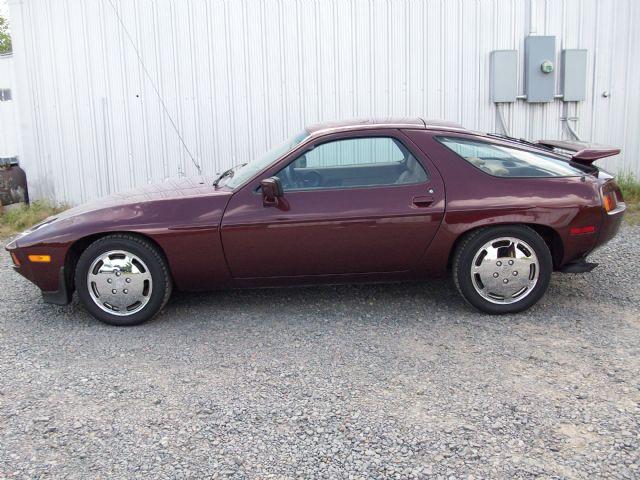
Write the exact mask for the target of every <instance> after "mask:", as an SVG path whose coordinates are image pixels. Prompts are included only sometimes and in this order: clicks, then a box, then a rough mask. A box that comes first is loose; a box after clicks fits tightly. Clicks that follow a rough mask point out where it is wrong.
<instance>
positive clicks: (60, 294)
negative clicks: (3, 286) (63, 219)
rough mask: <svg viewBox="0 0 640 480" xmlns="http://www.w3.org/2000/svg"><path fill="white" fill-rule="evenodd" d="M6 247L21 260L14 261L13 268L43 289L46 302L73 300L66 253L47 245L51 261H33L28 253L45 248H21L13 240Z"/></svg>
mask: <svg viewBox="0 0 640 480" xmlns="http://www.w3.org/2000/svg"><path fill="white" fill-rule="evenodd" d="M5 249H6V250H7V251H8V252H9V254H12V255H15V256H16V258H17V259H18V261H19V265H16V264H15V261H14V267H13V269H14V270H15V271H16V272H17V273H19V274H20V275H22V276H23V277H24V278H26V279H27V280H29V281H30V282H31V283H33V284H35V285H36V286H37V287H38V288H39V289H40V290H41V291H42V297H43V299H44V301H45V302H46V303H53V304H56V305H67V304H68V303H69V302H71V296H72V294H73V289H72V288H70V285H71V282H70V281H69V280H70V278H69V275H68V274H69V272H67V271H66V269H65V266H64V254H62V253H61V252H58V251H57V250H56V249H55V248H54V247H47V248H46V253H47V254H51V263H31V262H29V261H28V255H29V254H30V253H33V254H39V253H43V251H45V250H44V249H43V248H40V247H33V248H30V247H27V248H20V247H18V246H17V245H16V242H15V240H13V241H11V242H9V243H8V244H7V245H6V246H5Z"/></svg>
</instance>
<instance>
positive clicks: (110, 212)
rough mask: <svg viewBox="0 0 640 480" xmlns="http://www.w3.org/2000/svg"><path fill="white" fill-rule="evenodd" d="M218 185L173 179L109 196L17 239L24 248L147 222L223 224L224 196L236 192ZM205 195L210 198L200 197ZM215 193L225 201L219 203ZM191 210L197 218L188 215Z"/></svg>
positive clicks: (160, 225)
mask: <svg viewBox="0 0 640 480" xmlns="http://www.w3.org/2000/svg"><path fill="white" fill-rule="evenodd" d="M212 183H213V178H208V177H193V178H181V179H172V180H167V181H165V182H161V183H154V184H149V185H145V186H142V187H139V188H135V189H133V190H130V191H126V192H122V193H116V194H113V195H109V196H107V197H104V198H100V199H98V200H95V201H93V202H89V203H86V204H84V205H80V206H78V207H74V208H70V209H68V210H65V211H64V212H62V213H60V214H58V215H55V216H52V217H49V218H47V219H46V220H44V221H43V222H40V223H39V224H37V225H34V226H33V227H31V228H30V229H28V230H25V231H24V232H22V233H21V234H19V235H18V236H17V237H16V238H15V242H17V245H18V246H20V247H22V246H26V245H28V244H35V243H38V242H43V241H47V242H63V241H67V240H73V239H74V238H77V237H81V236H86V235H90V234H93V233H99V232H105V231H111V230H120V229H123V230H132V231H137V230H139V229H140V227H141V226H142V227H149V228H164V227H166V226H167V225H180V224H181V223H186V224H187V225H192V224H194V223H195V224H204V225H211V224H217V222H218V221H219V217H220V215H221V212H222V210H223V208H224V205H225V204H226V199H225V198H224V197H228V196H229V195H230V194H231V191H230V190H228V189H225V188H221V189H216V188H215V187H214V186H213V185H212ZM202 197H207V198H209V199H210V201H206V202H201V201H199V199H200V198H202ZM213 197H218V198H219V199H220V201H218V202H216V201H214V198H213ZM172 200H173V202H172ZM167 201H169V202H168V204H166V203H165V202H167ZM185 212H190V213H191V214H192V215H193V217H189V216H185ZM194 219H197V220H195V221H194ZM200 226H201V225H200ZM12 243H13V242H12Z"/></svg>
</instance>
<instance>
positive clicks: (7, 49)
mask: <svg viewBox="0 0 640 480" xmlns="http://www.w3.org/2000/svg"><path fill="white" fill-rule="evenodd" d="M3 53H11V35H9V22H8V21H7V19H6V18H4V17H2V16H0V55H1V54H3Z"/></svg>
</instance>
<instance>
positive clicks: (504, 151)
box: [438, 137, 584, 177]
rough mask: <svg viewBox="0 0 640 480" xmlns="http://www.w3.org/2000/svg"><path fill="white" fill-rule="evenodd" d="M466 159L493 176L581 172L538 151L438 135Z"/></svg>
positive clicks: (559, 175)
mask: <svg viewBox="0 0 640 480" xmlns="http://www.w3.org/2000/svg"><path fill="white" fill-rule="evenodd" d="M438 140H439V141H440V143H442V144H443V145H444V146H446V147H447V148H449V149H451V150H453V151H454V152H455V153H457V154H458V155H459V156H461V157H462V158H464V159H465V160H466V161H467V162H469V163H471V164H472V165H474V166H476V167H477V168H479V169H480V170H482V171H484V172H487V173H489V174H491V175H494V176H496V177H572V176H579V175H583V173H584V172H583V171H581V170H578V169H577V168H575V167H573V166H571V165H570V164H569V162H567V161H564V160H561V159H559V158H555V157H551V156H548V155H544V154H541V153H534V152H528V151H525V150H518V149H517V148H510V147H505V146H504V145H497V144H492V143H487V142H477V141H473V140H467V139H464V138H453V137H440V138H438Z"/></svg>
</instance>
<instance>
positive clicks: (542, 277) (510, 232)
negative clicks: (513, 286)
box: [452, 225, 553, 315]
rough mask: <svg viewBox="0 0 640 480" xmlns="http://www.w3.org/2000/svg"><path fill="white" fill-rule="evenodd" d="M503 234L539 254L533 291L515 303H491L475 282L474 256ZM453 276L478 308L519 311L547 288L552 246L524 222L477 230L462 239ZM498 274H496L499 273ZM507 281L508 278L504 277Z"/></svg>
mask: <svg viewBox="0 0 640 480" xmlns="http://www.w3.org/2000/svg"><path fill="white" fill-rule="evenodd" d="M500 237H514V238H517V239H520V240H522V241H524V242H526V243H527V244H528V245H530V246H531V248H532V249H533V250H534V252H535V254H536V256H537V257H538V264H539V269H538V280H537V283H536V284H535V286H534V287H533V288H532V289H531V291H530V292H529V293H528V294H527V295H526V296H524V297H523V298H522V299H521V300H517V301H515V302H514V303H508V304H504V303H492V302H491V301H489V300H487V299H486V298H484V297H483V296H482V295H480V294H479V293H478V292H477V291H476V288H475V287H474V285H473V280H472V276H471V269H472V263H473V259H474V257H475V255H476V253H478V251H480V250H481V249H482V247H483V245H485V244H486V243H487V242H490V241H491V240H492V239H498V238H500ZM452 267H453V279H454V281H455V284H456V287H457V288H458V291H459V292H460V293H461V294H462V296H463V297H464V299H465V300H466V301H467V302H468V303H469V304H471V305H472V306H474V307H476V308H477V309H479V310H481V311H483V312H486V313H490V314H493V315H499V314H505V313H516V312H521V311H523V310H526V309H528V308H529V307H531V306H532V305H534V304H535V303H536V302H537V301H538V300H540V298H542V296H543V295H544V293H545V292H546V291H547V287H548V286H549V281H550V279H551V272H552V270H553V260H552V258H551V252H550V251H549V247H548V246H547V244H546V243H545V242H544V240H543V239H542V237H540V235H538V233H537V232H536V231H535V230H533V229H531V228H529V227H526V226H524V225H505V226H498V227H487V228H481V229H478V230H475V231H473V232H471V233H470V234H468V235H467V236H466V237H465V238H463V239H462V241H461V243H460V245H459V246H458V248H457V249H456V252H455V255H454V257H453V264H452ZM496 276H497V275H496ZM505 281H506V280H505Z"/></svg>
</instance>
